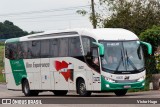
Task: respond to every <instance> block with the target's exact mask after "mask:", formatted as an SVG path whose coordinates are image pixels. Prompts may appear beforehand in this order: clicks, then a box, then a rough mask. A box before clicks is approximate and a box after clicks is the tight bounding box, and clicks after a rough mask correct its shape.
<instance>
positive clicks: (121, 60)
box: [116, 49, 124, 71]
mask: <svg viewBox="0 0 160 107" xmlns="http://www.w3.org/2000/svg"><path fill="white" fill-rule="evenodd" d="M121 62H122V63H123V66H124V61H123V54H122V49H121V59H120V61H119V63H118V66H117V67H116V71H118V69H119V66H120V65H121Z"/></svg>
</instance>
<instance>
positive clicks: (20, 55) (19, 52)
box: [17, 43, 23, 59]
mask: <svg viewBox="0 0 160 107" xmlns="http://www.w3.org/2000/svg"><path fill="white" fill-rule="evenodd" d="M17 59H23V48H22V43H17Z"/></svg>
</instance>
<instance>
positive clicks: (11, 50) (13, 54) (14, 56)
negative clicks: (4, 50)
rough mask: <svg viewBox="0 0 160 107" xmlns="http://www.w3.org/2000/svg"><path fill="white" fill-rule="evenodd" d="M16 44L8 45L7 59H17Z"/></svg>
mask: <svg viewBox="0 0 160 107" xmlns="http://www.w3.org/2000/svg"><path fill="white" fill-rule="evenodd" d="M17 56H18V54H17V44H16V43H10V44H9V59H11V60H16V59H17Z"/></svg>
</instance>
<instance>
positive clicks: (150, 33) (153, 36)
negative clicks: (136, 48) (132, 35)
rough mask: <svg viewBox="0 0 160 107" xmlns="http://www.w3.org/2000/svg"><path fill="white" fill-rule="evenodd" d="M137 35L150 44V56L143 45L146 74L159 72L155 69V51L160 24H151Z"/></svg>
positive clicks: (159, 34)
mask: <svg viewBox="0 0 160 107" xmlns="http://www.w3.org/2000/svg"><path fill="white" fill-rule="evenodd" d="M139 37H140V39H141V40H142V41H146V42H148V43H150V44H151V45H152V48H153V52H152V55H151V56H149V55H148V54H147V49H146V48H145V47H144V53H145V57H146V61H145V63H146V70H147V74H156V73H158V72H159V71H158V69H157V63H156V56H155V52H156V50H157V48H158V46H159V44H160V26H159V27H158V26H153V27H152V28H151V29H147V30H145V31H144V32H142V33H141V34H140V36H139Z"/></svg>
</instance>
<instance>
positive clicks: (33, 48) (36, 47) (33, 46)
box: [28, 41, 40, 58]
mask: <svg viewBox="0 0 160 107" xmlns="http://www.w3.org/2000/svg"><path fill="white" fill-rule="evenodd" d="M28 48H29V49H28V58H29V55H30V56H31V58H40V41H31V42H28Z"/></svg>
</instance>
